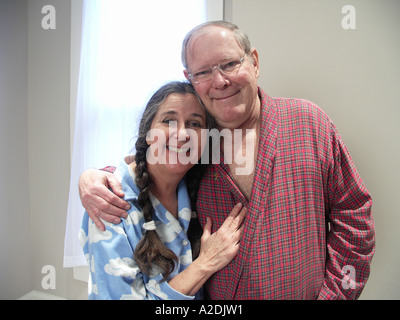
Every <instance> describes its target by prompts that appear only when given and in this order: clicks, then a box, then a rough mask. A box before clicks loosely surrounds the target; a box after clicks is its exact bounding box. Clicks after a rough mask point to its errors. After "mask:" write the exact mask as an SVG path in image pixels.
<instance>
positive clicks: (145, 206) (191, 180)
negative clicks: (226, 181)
mask: <svg viewBox="0 0 400 320" xmlns="http://www.w3.org/2000/svg"><path fill="white" fill-rule="evenodd" d="M172 93H177V94H182V95H186V94H193V95H195V96H196V97H197V98H198V96H197V94H196V92H195V90H194V88H193V86H192V85H191V84H190V83H188V82H170V83H168V84H166V85H164V86H162V87H161V88H160V89H158V90H157V91H156V92H155V93H154V94H153V96H152V97H151V98H150V100H149V102H148V103H147V106H146V109H145V110H144V113H143V116H142V119H141V121H140V124H139V137H138V139H137V141H136V144H135V147H136V156H135V162H136V168H135V176H136V178H135V183H136V185H137V186H138V188H139V190H140V194H139V197H138V204H139V205H140V207H141V208H142V210H143V217H144V220H145V222H149V221H151V220H153V215H154V208H153V206H152V203H151V201H150V194H149V193H150V185H151V178H150V176H149V174H148V172H147V162H146V152H147V149H148V147H149V145H148V144H147V141H146V136H147V133H148V132H149V131H150V128H151V124H152V122H153V119H154V117H155V115H156V113H157V111H158V109H159V108H160V106H161V105H162V104H163V103H164V102H165V100H166V99H167V97H168V96H169V95H170V94H172ZM198 99H199V98H198ZM199 102H200V103H201V101H200V99H199ZM206 115H207V127H208V128H209V129H211V128H213V127H214V121H213V119H212V117H211V116H210V115H209V114H208V112H207V111H206ZM204 166H205V165H204V164H200V163H198V164H196V165H195V166H193V167H192V168H191V169H190V170H189V171H188V172H187V173H186V175H185V182H186V185H187V188H188V192H189V196H190V200H191V206H192V211H195V210H196V200H197V191H198V188H199V184H200V180H201V178H202V175H203V171H204ZM201 235H202V228H201V226H200V223H199V222H198V219H197V218H192V219H191V221H190V225H189V230H188V237H189V240H190V242H191V246H192V256H193V259H195V258H196V257H197V256H198V254H199V251H200V237H201ZM134 259H135V261H136V263H137V264H138V266H139V268H140V269H141V270H142V272H144V273H146V274H150V272H151V270H152V267H153V266H154V265H157V266H158V267H160V268H161V269H162V270H163V277H164V281H165V280H167V279H168V277H169V275H170V274H171V273H172V272H173V271H174V269H175V264H176V263H177V262H178V257H177V256H176V255H175V253H174V252H172V251H171V250H170V249H168V248H167V247H166V246H165V245H164V244H163V243H162V241H161V240H160V238H159V236H158V235H157V232H156V231H155V230H154V231H153V230H147V231H146V232H145V234H144V236H143V238H142V239H141V240H140V242H139V243H138V245H137V246H136V248H135V252H134Z"/></svg>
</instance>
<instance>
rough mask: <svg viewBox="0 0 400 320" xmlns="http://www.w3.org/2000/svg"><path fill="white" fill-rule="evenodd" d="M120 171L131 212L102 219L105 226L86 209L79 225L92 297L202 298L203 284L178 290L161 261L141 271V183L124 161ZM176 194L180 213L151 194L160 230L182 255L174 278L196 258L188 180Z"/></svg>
mask: <svg viewBox="0 0 400 320" xmlns="http://www.w3.org/2000/svg"><path fill="white" fill-rule="evenodd" d="M115 175H116V176H117V177H118V178H119V180H120V181H121V184H122V190H123V191H124V193H125V197H124V199H125V200H126V201H128V202H129V203H130V205H131V209H130V210H129V211H128V218H126V219H121V223H120V224H118V225H114V224H111V223H107V222H106V221H103V223H104V224H105V226H106V230H105V231H101V230H100V229H98V228H97V227H96V225H95V224H94V223H93V221H92V220H91V219H90V218H89V216H88V214H87V212H85V214H84V216H83V221H82V227H81V230H80V235H79V238H80V242H81V245H82V248H83V251H84V253H85V256H86V259H87V261H88V265H89V270H90V276H89V285H88V286H89V290H88V291H89V299H93V300H94V299H102V300H104V299H112V300H116V299H118V300H119V299H135V300H137V299H139V300H140V299H152V300H166V299H171V300H192V299H201V298H202V294H201V290H200V291H199V292H198V293H197V294H196V295H195V296H187V295H184V294H182V293H180V292H178V291H176V290H174V289H173V288H172V287H170V286H169V284H168V281H162V280H163V276H162V274H161V272H160V269H159V267H157V266H154V267H153V270H152V272H151V274H150V275H146V274H144V273H142V272H141V270H140V269H139V267H138V265H137V264H136V263H135V261H134V259H133V252H134V250H135V247H136V245H137V244H138V243H139V241H140V239H141V238H142V237H143V234H144V232H145V230H144V229H143V224H144V218H143V213H142V209H141V207H140V206H139V204H138V203H137V198H138V195H139V188H138V187H137V186H136V184H135V182H134V177H135V176H134V172H133V171H132V169H131V168H130V167H129V166H128V165H127V164H126V163H125V162H122V163H121V165H120V166H119V167H118V168H117V170H116V171H115ZM177 196H178V219H176V218H175V217H173V215H172V214H171V213H169V212H168V211H167V210H166V209H165V208H164V206H163V205H162V204H161V203H160V202H159V201H158V200H157V199H156V198H155V197H154V196H153V195H151V201H152V204H153V207H154V217H153V220H154V222H155V224H156V232H157V234H158V235H159V237H160V239H161V241H162V242H163V243H164V244H165V245H166V246H167V247H168V248H169V249H171V250H172V251H173V252H174V253H175V254H176V256H177V257H178V259H179V261H178V263H177V264H176V267H175V270H174V271H173V272H172V273H171V275H170V277H169V279H171V278H173V277H174V276H176V275H177V274H178V273H180V272H182V271H183V270H184V269H186V268H187V267H188V266H189V264H190V263H191V262H192V249H191V245H190V242H189V239H188V236H187V230H188V227H189V223H190V219H191V215H192V211H191V207H190V199H189V195H188V192H187V188H186V184H185V182H184V181H183V180H182V181H181V182H180V183H179V185H178V188H177Z"/></svg>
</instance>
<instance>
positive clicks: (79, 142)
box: [64, 0, 206, 267]
mask: <svg viewBox="0 0 400 320" xmlns="http://www.w3.org/2000/svg"><path fill="white" fill-rule="evenodd" d="M205 7H206V3H205V1H204V0H190V1H188V0H168V1H165V0H140V1H139V0H138V1H136V0H85V1H84V8H83V23H82V44H81V61H80V73H79V84H78V98H77V105H76V119H75V132H74V142H73V143H74V144H73V154H72V167H71V181H70V193H69V202H68V214H67V224H66V233H65V246H64V267H74V266H82V265H86V260H85V257H84V256H83V253H82V249H81V246H80V244H79V241H78V233H79V229H80V226H81V220H82V215H83V212H84V209H83V207H82V205H81V203H80V200H79V194H78V180H79V176H80V174H81V173H82V172H83V171H84V170H85V169H87V168H102V167H105V166H107V165H115V164H117V162H118V161H119V160H120V159H122V157H123V156H124V155H126V154H128V153H129V152H131V151H132V148H133V146H134V142H135V140H136V139H135V136H136V134H137V123H138V121H139V118H140V115H141V112H142V111H143V108H144V106H145V104H146V102H147V100H148V99H149V97H150V96H151V94H152V93H153V92H154V91H155V90H156V89H157V88H158V87H160V86H161V85H162V84H164V83H166V82H168V81H171V80H183V79H184V77H183V73H182V70H183V67H182V63H181V60H180V51H181V43H182V40H183V38H184V36H185V35H186V33H187V32H188V31H189V30H190V29H191V28H192V27H194V26H195V25H197V24H199V23H202V22H204V21H206V8H205Z"/></svg>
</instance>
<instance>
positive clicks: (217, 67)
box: [188, 54, 246, 84]
mask: <svg viewBox="0 0 400 320" xmlns="http://www.w3.org/2000/svg"><path fill="white" fill-rule="evenodd" d="M245 57H246V54H245V55H244V56H243V57H241V58H240V59H238V60H232V61H228V62H223V63H218V64H215V65H212V66H210V67H209V68H206V69H204V70H200V71H198V72H204V71H210V75H211V77H210V78H209V79H207V78H206V79H203V80H200V81H198V80H195V79H194V78H195V76H194V75H193V73H192V72H189V73H188V77H189V79H190V80H191V81H193V82H194V83H196V84H197V83H203V82H207V81H210V80H211V79H212V78H213V74H214V70H215V69H218V71H219V72H220V73H221V74H223V75H224V76H228V75H230V74H231V73H232V72H235V71H239V69H240V67H241V66H242V64H243V62H244V58H245ZM234 61H239V64H238V65H237V67H236V68H235V70H232V71H230V72H226V71H223V70H222V69H221V65H224V64H229V63H231V62H234Z"/></svg>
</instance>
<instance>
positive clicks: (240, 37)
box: [182, 20, 251, 69]
mask: <svg viewBox="0 0 400 320" xmlns="http://www.w3.org/2000/svg"><path fill="white" fill-rule="evenodd" d="M209 26H218V27H223V28H225V29H228V30H230V31H232V32H233V33H234V35H235V38H236V41H237V42H238V44H239V46H240V47H241V48H242V49H243V50H244V53H245V54H249V53H250V51H251V45H250V40H249V38H248V37H247V35H246V34H245V33H244V32H242V31H241V30H240V29H239V27H238V26H237V25H235V24H233V23H231V22H228V21H223V20H220V21H208V22H205V23H202V24H200V25H198V26H197V27H195V28H193V29H192V30H190V31H189V33H188V34H187V35H186V37H185V39H184V40H183V43H182V63H183V66H184V67H185V68H186V69H188V65H187V59H186V55H187V47H188V44H189V41H190V40H191V39H192V38H193V36H195V35H198V34H200V33H201V31H203V29H205V28H207V27H209Z"/></svg>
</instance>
